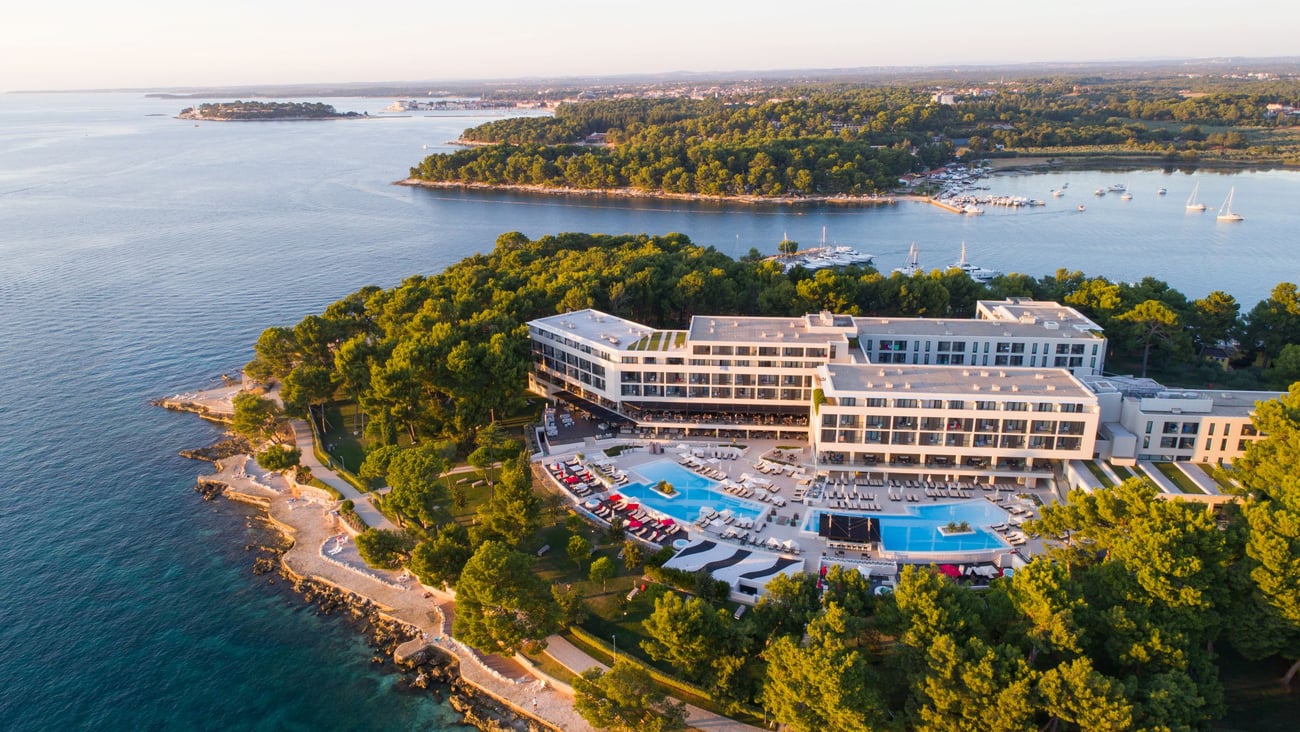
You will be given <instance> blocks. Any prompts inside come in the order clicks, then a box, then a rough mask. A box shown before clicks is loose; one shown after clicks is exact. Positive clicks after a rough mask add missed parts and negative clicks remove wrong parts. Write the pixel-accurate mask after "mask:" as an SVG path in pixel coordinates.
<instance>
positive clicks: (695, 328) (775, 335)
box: [688, 315, 854, 346]
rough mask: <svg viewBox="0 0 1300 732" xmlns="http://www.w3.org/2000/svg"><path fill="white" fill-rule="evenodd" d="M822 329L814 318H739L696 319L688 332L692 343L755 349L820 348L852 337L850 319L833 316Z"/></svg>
mask: <svg viewBox="0 0 1300 732" xmlns="http://www.w3.org/2000/svg"><path fill="white" fill-rule="evenodd" d="M832 317H833V319H834V320H833V321H832V323H833V324H829V325H826V326H825V327H822V326H821V325H820V323H821V321H820V320H819V319H818V317H817V316H805V317H799V318H759V317H744V316H738V315H696V316H695V317H693V318H691V327H690V330H689V331H688V333H689V337H690V341H691V342H692V343H748V344H754V345H760V346H764V345H773V346H776V345H782V344H785V345H810V346H815V345H820V344H825V343H829V342H831V341H837V340H841V339H843V338H844V337H846V336H849V335H853V334H854V330H853V325H852V321H851V319H849V318H847V317H844V316H832ZM810 324H811V325H810Z"/></svg>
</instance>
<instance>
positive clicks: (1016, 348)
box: [1011, 343, 1025, 353]
mask: <svg viewBox="0 0 1300 732" xmlns="http://www.w3.org/2000/svg"><path fill="white" fill-rule="evenodd" d="M1011 352H1012V353H1024V352H1025V344H1023V343H1012V344H1011Z"/></svg>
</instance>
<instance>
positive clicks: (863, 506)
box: [831, 500, 884, 511]
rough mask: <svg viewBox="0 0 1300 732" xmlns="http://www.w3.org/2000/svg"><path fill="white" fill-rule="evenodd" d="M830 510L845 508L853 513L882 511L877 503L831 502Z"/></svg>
mask: <svg viewBox="0 0 1300 732" xmlns="http://www.w3.org/2000/svg"><path fill="white" fill-rule="evenodd" d="M831 508H847V509H850V510H853V511H883V510H884V509H883V508H881V507H880V504H879V503H870V502H867V501H838V500H837V501H831Z"/></svg>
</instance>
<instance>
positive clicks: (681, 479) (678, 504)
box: [615, 460, 765, 523]
mask: <svg viewBox="0 0 1300 732" xmlns="http://www.w3.org/2000/svg"><path fill="white" fill-rule="evenodd" d="M627 472H628V474H629V475H630V476H632V477H636V476H640V477H642V478H644V479H645V480H644V482H638V483H628V484H627V485H623V486H619V487H618V488H616V489H615V490H616V491H617V492H618V493H621V494H623V495H625V496H628V497H630V498H635V499H636V500H637V501H639V502H640V503H641V504H642V505H644V506H646V507H647V508H650V509H651V510H654V511H658V512H660V513H663V514H666V515H668V516H672V517H673V518H675V519H677V520H678V521H681V522H684V523H690V522H692V521H694V520H695V519H697V518H699V516H700V509H701V508H703V507H705V506H708V507H709V508H712V509H713V510H715V511H721V510H723V509H731V512H732V513H734V514H736V515H737V516H739V517H743V518H750V519H754V520H755V521H757V520H758V518H759V516H761V515H762V513H763V509H764V508H765V507H764V506H763V505H762V504H761V503H754V502H753V501H746V500H743V499H740V498H736V497H735V496H732V495H729V494H727V493H723V492H722V491H720V490H718V489H717V486H718V484H717V483H716V482H714V481H712V480H709V479H708V478H705V477H704V476H702V475H700V474H699V473H695V472H692V471H690V470H687V469H686V468H683V467H682V466H680V465H678V464H677V463H674V462H672V461H670V460H656V461H654V462H650V463H646V464H645V465H638V466H637V467H635V468H628V469H627ZM661 480H666V481H668V482H669V483H672V484H673V487H674V488H676V489H677V496H676V497H674V498H665V497H663V496H661V495H659V494H658V493H656V492H655V491H653V490H651V489H650V486H652V485H656V484H658V483H659V481H661Z"/></svg>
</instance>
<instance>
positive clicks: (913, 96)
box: [403, 74, 1300, 203]
mask: <svg viewBox="0 0 1300 732" xmlns="http://www.w3.org/2000/svg"><path fill="white" fill-rule="evenodd" d="M655 94H656V95H653V96H652V95H650V92H647V93H646V95H645V96H637V95H636V94H635V93H631V92H630V93H628V94H626V95H620V96H617V97H611V98H603V99H600V98H597V99H591V98H577V99H574V100H572V101H566V102H562V103H560V104H558V105H557V106H556V107H555V111H554V114H553V115H549V116H529V117H513V118H508V119H499V120H493V121H490V122H487V123H485V124H481V125H479V126H477V127H472V128H469V129H467V130H465V131H464V133H463V134H462V135H461V137H460V139H459V140H457V142H458V143H459V144H461V145H464V146H466V149H461V150H457V151H455V152H452V153H438V154H433V155H429V156H428V157H426V158H425V159H424V160H422V161H421V162H420V163H419V164H417V165H415V166H413V167H412V168H411V169H410V173H409V176H408V178H407V179H406V180H405V181H403V183H405V184H408V185H410V184H419V185H430V186H465V187H474V188H479V187H489V188H501V189H510V190H529V191H536V192H545V193H555V194H572V193H574V192H575V191H600V192H603V193H605V194H607V195H620V196H625V195H636V196H649V197H666V198H675V197H700V198H707V199H715V200H728V201H737V202H748V201H754V200H760V201H769V202H773V203H785V202H789V201H791V200H798V201H806V202H823V201H827V200H832V201H844V200H849V201H862V200H871V197H873V196H882V195H888V194H895V193H899V192H908V193H927V192H931V193H932V192H933V191H931V190H930V189H929V187H928V186H927V181H926V179H925V174H926V173H928V172H931V171H935V170H937V169H942V168H943V167H944V166H947V165H949V164H951V163H953V162H958V161H960V162H964V163H971V162H974V161H984V160H988V161H995V162H1001V163H1012V164H1015V165H1033V164H1042V163H1043V162H1044V161H1048V162H1050V163H1051V164H1054V165H1062V166H1065V167H1079V166H1102V167H1109V166H1114V165H1125V164H1129V165H1131V164H1148V165H1150V164H1174V165H1180V166H1206V167H1240V166H1244V165H1254V166H1289V165H1297V164H1300V134H1297V133H1296V125H1295V121H1296V119H1297V118H1298V117H1300V113H1297V111H1296V110H1297V105H1300V81H1297V80H1294V79H1287V80H1279V81H1277V82H1275V83H1271V84H1269V85H1267V86H1265V85H1262V84H1257V83H1254V82H1247V81H1243V80H1237V79H1222V78H1219V79H1212V78H1206V79H1200V80H1196V81H1189V80H1188V79H1186V78H1183V77H1182V76H1179V75H1174V74H1171V75H1169V76H1168V77H1167V78H1153V79H1142V80H1134V79H1131V78H1112V79H1107V78H1097V77H1088V78H1084V77H1078V78H1060V79H1049V80H1042V79H1018V80H1003V81H1000V82H997V83H993V82H990V83H986V84H979V85H962V86H952V85H951V83H949V84H948V85H938V86H936V85H935V84H933V83H930V82H926V83H913V84H906V85H894V86H881V87H876V86H865V85H862V86H853V85H843V84H831V83H821V84H807V85H801V86H790V85H785V86H781V85H770V86H760V87H758V88H748V89H744V90H735V91H734V92H733V93H731V94H729V95H726V96H658V95H657V94H658V92H655Z"/></svg>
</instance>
